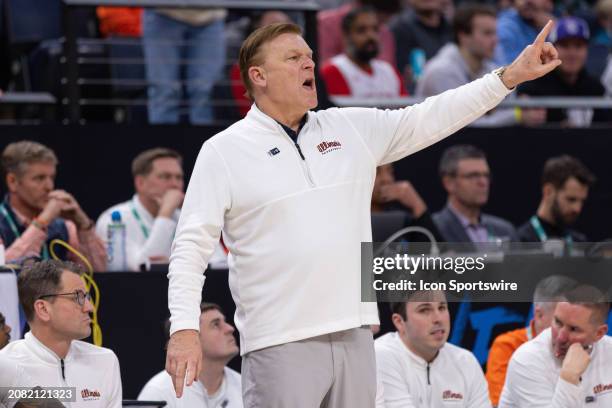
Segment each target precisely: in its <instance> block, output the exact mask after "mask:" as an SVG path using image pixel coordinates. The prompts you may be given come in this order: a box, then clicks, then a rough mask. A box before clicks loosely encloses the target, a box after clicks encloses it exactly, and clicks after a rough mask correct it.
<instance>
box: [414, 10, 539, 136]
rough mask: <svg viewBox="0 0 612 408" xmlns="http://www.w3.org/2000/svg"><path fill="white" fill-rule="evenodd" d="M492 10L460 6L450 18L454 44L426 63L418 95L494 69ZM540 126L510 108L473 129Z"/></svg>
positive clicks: (496, 112)
mask: <svg viewBox="0 0 612 408" xmlns="http://www.w3.org/2000/svg"><path fill="white" fill-rule="evenodd" d="M495 26H496V15H495V10H494V9H493V8H491V7H490V6H486V5H482V4H463V5H461V6H459V8H458V9H457V11H456V13H455V17H454V19H453V42H451V43H448V44H446V45H445V46H444V47H442V48H441V49H440V51H438V53H437V54H436V55H435V57H433V58H432V59H431V60H429V61H428V62H427V64H426V65H425V68H424V70H423V74H422V75H421V78H420V79H419V81H418V83H417V87H416V91H415V93H416V95H417V96H424V97H427V96H432V95H437V94H439V93H442V92H444V91H446V90H448V89H454V88H457V87H459V86H461V85H465V84H467V83H468V82H472V81H473V80H474V79H477V78H480V77H482V76H483V75H484V74H487V73H489V72H491V71H492V70H493V69H495V68H496V65H495V63H494V62H493V60H492V58H493V54H494V51H495V45H496V44H497V34H496V30H495ZM520 119H523V121H524V122H526V123H529V124H541V123H542V121H535V122H534V121H532V120H530V119H531V116H529V115H528V114H525V115H524V116H517V115H515V113H514V111H513V110H511V109H495V110H493V111H492V112H489V113H488V114H487V115H485V116H482V117H481V118H480V119H478V120H476V121H475V122H474V123H473V126H507V125H513V124H516V123H521V122H523V121H521V120H520Z"/></svg>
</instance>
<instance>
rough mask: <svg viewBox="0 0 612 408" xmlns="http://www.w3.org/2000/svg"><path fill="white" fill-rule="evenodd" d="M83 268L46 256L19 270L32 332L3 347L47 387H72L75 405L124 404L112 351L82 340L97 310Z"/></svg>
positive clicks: (83, 407) (75, 407) (115, 406)
mask: <svg viewBox="0 0 612 408" xmlns="http://www.w3.org/2000/svg"><path fill="white" fill-rule="evenodd" d="M82 274H83V271H82V268H81V267H79V266H78V265H76V264H73V263H70V262H60V261H53V260H47V261H42V262H37V263H34V264H32V265H31V266H29V267H27V268H25V269H24V270H22V271H21V273H20V274H19V284H18V285H19V301H20V303H21V307H22V308H23V310H24V312H25V316H26V319H27V321H28V324H29V325H30V329H31V331H30V332H28V333H26V335H25V338H24V339H23V340H16V341H13V342H11V343H10V344H9V345H8V346H6V347H5V348H3V349H2V351H0V355H4V356H10V357H11V358H14V359H15V360H16V361H17V362H18V363H19V365H21V366H22V367H23V368H24V369H25V370H26V372H27V373H29V374H30V375H31V376H32V381H34V382H35V383H37V384H41V385H44V386H45V387H74V388H76V395H75V397H76V399H75V401H74V402H71V403H70V406H71V407H72V408H91V407H92V406H93V407H98V406H99V407H107V408H121V398H122V391H121V373H120V372H119V361H118V360H117V356H115V353H113V352H112V351H111V350H109V349H106V348H103V347H98V346H94V345H92V344H89V343H86V342H84V341H80V340H81V339H84V338H86V337H88V336H89V335H91V326H90V324H91V319H90V317H89V314H90V313H91V312H92V311H93V305H92V304H91V301H90V296H89V292H87V289H86V288H85V283H84V282H83V279H81V275H82Z"/></svg>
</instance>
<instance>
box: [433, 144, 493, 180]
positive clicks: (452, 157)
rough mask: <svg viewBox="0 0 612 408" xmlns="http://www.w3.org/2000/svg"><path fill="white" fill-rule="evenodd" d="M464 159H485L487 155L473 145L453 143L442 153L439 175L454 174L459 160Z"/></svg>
mask: <svg viewBox="0 0 612 408" xmlns="http://www.w3.org/2000/svg"><path fill="white" fill-rule="evenodd" d="M465 159H483V160H487V155H486V154H485V153H484V152H483V151H482V150H480V149H479V148H477V147H476V146H473V145H455V146H451V147H449V148H448V149H446V150H445V151H444V153H442V158H441V159H440V165H439V167H438V172H439V174H440V177H444V176H454V175H455V174H457V168H458V167H459V161H460V160H465Z"/></svg>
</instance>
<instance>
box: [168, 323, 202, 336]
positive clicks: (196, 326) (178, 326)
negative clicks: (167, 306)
mask: <svg viewBox="0 0 612 408" xmlns="http://www.w3.org/2000/svg"><path fill="white" fill-rule="evenodd" d="M181 330H195V331H198V332H199V331H200V322H199V320H193V321H191V320H179V321H176V322H171V324H170V336H172V335H173V334H174V333H176V332H177V331H181Z"/></svg>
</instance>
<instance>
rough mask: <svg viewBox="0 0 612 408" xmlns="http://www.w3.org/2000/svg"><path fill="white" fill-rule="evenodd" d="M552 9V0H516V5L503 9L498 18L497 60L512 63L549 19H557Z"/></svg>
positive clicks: (502, 62)
mask: <svg viewBox="0 0 612 408" xmlns="http://www.w3.org/2000/svg"><path fill="white" fill-rule="evenodd" d="M552 11H553V2H552V1H551V0H515V1H514V7H512V8H508V9H506V10H504V11H502V12H501V13H500V14H499V16H498V17H499V18H498V19H497V37H498V39H499V43H498V44H497V50H496V53H495V55H496V59H497V62H498V63H499V64H501V65H507V64H510V63H512V61H514V59H515V58H516V57H518V55H519V54H520V53H521V51H523V49H524V48H525V47H526V46H528V45H529V44H531V43H532V42H533V40H534V38H536V36H537V35H538V32H540V30H541V29H542V28H543V27H544V26H545V25H546V23H547V22H548V20H554V19H555V18H554V16H553V15H552ZM563 62H564V63H565V61H563Z"/></svg>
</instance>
